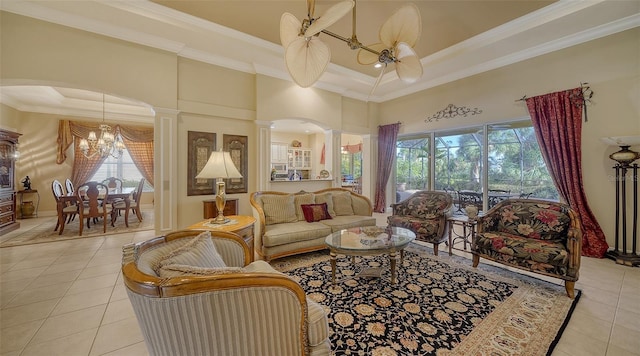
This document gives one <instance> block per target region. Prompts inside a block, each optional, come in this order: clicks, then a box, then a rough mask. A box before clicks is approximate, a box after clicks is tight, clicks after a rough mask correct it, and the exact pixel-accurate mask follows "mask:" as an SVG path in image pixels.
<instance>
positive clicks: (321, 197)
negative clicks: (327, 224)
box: [315, 192, 336, 217]
mask: <svg viewBox="0 0 640 356" xmlns="http://www.w3.org/2000/svg"><path fill="white" fill-rule="evenodd" d="M315 198H316V204H322V203H327V211H328V212H329V215H331V217H334V216H336V212H335V211H334V210H333V197H332V195H331V192H326V193H322V194H316V196H315Z"/></svg>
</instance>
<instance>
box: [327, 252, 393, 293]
mask: <svg viewBox="0 0 640 356" xmlns="http://www.w3.org/2000/svg"><path fill="white" fill-rule="evenodd" d="M340 254H344V252H341V253H340ZM388 254H389V265H390V269H391V284H396V282H397V279H398V278H397V277H398V276H397V271H396V266H397V261H398V257H400V258H399V259H400V265H402V260H403V257H404V250H400V256H398V253H397V251H391V252H389V253H388ZM375 255H379V254H375ZM329 256H331V283H332V284H333V285H336V260H337V258H338V253H337V252H336V251H334V250H333V249H330V253H329ZM355 256H374V254H367V253H362V254H357V255H351V261H352V262H353V263H354V264H355ZM381 276H382V268H373V267H371V268H363V269H362V271H360V273H358V275H357V277H367V278H371V277H378V278H379V277H381Z"/></svg>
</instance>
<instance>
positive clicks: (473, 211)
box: [464, 205, 478, 220]
mask: <svg viewBox="0 0 640 356" xmlns="http://www.w3.org/2000/svg"><path fill="white" fill-rule="evenodd" d="M464 211H465V212H466V213H467V216H468V217H469V219H472V220H474V219H475V218H477V217H478V207H476V206H475V205H467V206H466V207H465V208H464Z"/></svg>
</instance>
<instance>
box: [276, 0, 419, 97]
mask: <svg viewBox="0 0 640 356" xmlns="http://www.w3.org/2000/svg"><path fill="white" fill-rule="evenodd" d="M314 11H315V0H307V19H304V20H303V21H302V22H300V21H299V20H298V19H297V18H296V17H295V16H293V15H291V14H289V13H284V14H283V15H282V17H281V19H280V42H281V43H282V46H283V47H284V49H285V64H286V66H287V70H288V71H289V74H290V75H291V77H292V79H293V81H294V82H296V84H298V85H299V86H301V87H303V88H306V87H309V86H311V85H313V84H314V83H315V82H316V81H317V80H318V79H320V76H322V73H323V72H324V71H325V70H326V68H327V66H328V65H329V61H330V58H331V52H330V50H329V47H327V46H326V45H325V44H324V43H323V42H321V41H320V40H319V38H318V36H317V35H319V34H320V33H324V34H327V35H329V36H331V37H334V38H337V39H339V40H341V41H343V42H346V43H347V45H348V46H349V48H350V49H352V50H354V49H359V51H358V54H357V61H358V63H359V64H362V65H372V64H375V65H374V67H375V68H381V67H382V68H383V70H382V71H381V73H380V75H379V76H378V78H377V80H376V82H375V84H374V86H373V89H372V91H371V93H373V91H374V90H375V88H376V87H377V86H378V84H379V83H380V81H381V79H382V76H383V75H384V71H385V69H386V68H387V66H388V64H389V63H395V64H396V66H395V67H396V73H397V74H398V77H399V78H400V79H401V80H402V81H403V82H404V83H414V82H415V81H417V80H418V79H419V78H420V77H421V76H422V64H421V62H420V59H419V58H418V56H417V54H416V53H415V51H414V50H413V48H412V47H413V46H415V44H416V42H417V41H418V39H419V38H420V32H421V31H422V20H421V18H420V11H419V10H418V7H417V6H416V5H414V4H407V5H404V6H402V7H401V8H399V9H398V10H396V12H394V13H393V14H392V15H391V17H389V18H388V19H387V20H386V21H385V23H384V24H383V25H382V27H381V28H380V33H379V37H380V43H376V44H373V45H369V46H364V45H362V44H361V43H360V42H358V40H357V36H356V15H355V14H356V9H355V1H353V0H344V1H341V2H339V3H337V4H335V5H333V6H331V7H330V8H329V9H328V10H327V11H326V12H325V13H324V14H323V15H322V16H319V17H317V18H314ZM349 11H352V15H353V26H352V28H353V32H352V35H351V37H343V36H340V35H338V34H335V33H332V32H330V31H327V30H326V28H327V27H329V26H331V25H333V24H334V23H335V22H336V21H338V20H339V19H340V18H342V17H343V16H344V15H346V14H347V13H348V12H349ZM401 58H402V59H401ZM418 67H419V68H418ZM370 95H371V94H370Z"/></svg>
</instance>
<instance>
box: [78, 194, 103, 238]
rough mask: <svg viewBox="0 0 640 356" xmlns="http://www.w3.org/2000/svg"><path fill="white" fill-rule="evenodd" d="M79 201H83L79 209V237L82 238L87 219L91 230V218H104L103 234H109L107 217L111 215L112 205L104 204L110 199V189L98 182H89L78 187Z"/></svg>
mask: <svg viewBox="0 0 640 356" xmlns="http://www.w3.org/2000/svg"><path fill="white" fill-rule="evenodd" d="M77 198H78V201H83V200H84V202H85V204H83V206H82V208H81V209H78V212H79V214H78V215H79V216H80V228H79V236H82V230H83V227H84V223H83V221H84V219H87V228H91V224H90V221H91V218H102V224H103V232H104V233H106V232H107V216H110V214H111V205H109V204H102V202H103V201H107V199H108V198H109V188H108V187H107V186H106V185H104V184H102V183H98V182H87V183H84V184H82V185H80V186H79V187H78V190H77Z"/></svg>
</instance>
